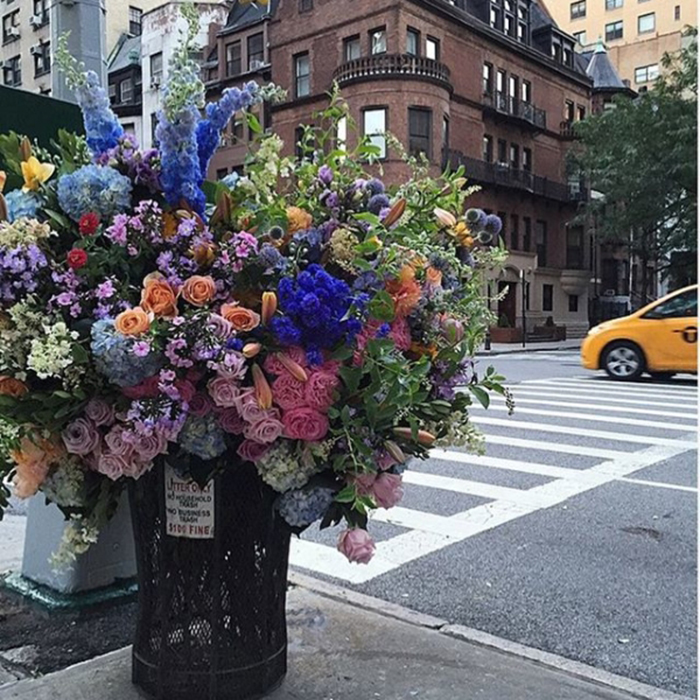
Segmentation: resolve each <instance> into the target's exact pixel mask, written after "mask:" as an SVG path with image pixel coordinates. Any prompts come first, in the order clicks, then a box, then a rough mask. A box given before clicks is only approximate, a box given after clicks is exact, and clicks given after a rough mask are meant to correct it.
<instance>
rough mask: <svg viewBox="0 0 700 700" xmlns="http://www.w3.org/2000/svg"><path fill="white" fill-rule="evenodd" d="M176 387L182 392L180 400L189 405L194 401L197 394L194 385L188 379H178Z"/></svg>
mask: <svg viewBox="0 0 700 700" xmlns="http://www.w3.org/2000/svg"><path fill="white" fill-rule="evenodd" d="M175 387H176V388H177V390H178V391H179V392H180V398H181V399H182V400H183V401H186V402H187V403H189V402H190V401H192V398H193V397H194V395H195V394H196V393H197V389H195V386H194V384H192V382H190V381H188V380H187V379H176V380H175Z"/></svg>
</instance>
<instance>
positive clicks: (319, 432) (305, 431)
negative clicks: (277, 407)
mask: <svg viewBox="0 0 700 700" xmlns="http://www.w3.org/2000/svg"><path fill="white" fill-rule="evenodd" d="M282 422H283V423H284V434H285V436H286V437H288V438H292V439H293V440H306V441H307V442H314V441H315V440H321V439H323V438H324V437H325V436H326V433H327V432H328V418H327V417H326V416H325V415H323V413H320V412H319V411H316V410H315V409H313V408H306V407H301V408H293V409H292V410H291V411H287V412H286V413H285V414H284V415H283V416H282Z"/></svg>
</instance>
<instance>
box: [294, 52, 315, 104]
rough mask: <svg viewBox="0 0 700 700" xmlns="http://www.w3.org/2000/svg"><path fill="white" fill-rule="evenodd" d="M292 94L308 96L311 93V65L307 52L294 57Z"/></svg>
mask: <svg viewBox="0 0 700 700" xmlns="http://www.w3.org/2000/svg"><path fill="white" fill-rule="evenodd" d="M294 94H295V96H296V97H308V96H309V95H310V94H311V65H310V63H309V54H308V53H301V54H299V55H298V56H295V57H294Z"/></svg>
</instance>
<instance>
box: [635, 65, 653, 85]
mask: <svg viewBox="0 0 700 700" xmlns="http://www.w3.org/2000/svg"><path fill="white" fill-rule="evenodd" d="M658 77H659V64H658V63H652V64H651V65H648V66H640V67H639V68H635V69H634V82H635V83H637V85H643V84H644V83H651V82H652V81H654V80H656V79H657V78H658Z"/></svg>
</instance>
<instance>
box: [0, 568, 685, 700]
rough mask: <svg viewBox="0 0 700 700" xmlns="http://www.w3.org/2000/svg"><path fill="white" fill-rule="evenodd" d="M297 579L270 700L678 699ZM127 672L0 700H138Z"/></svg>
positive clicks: (92, 674) (16, 685)
mask: <svg viewBox="0 0 700 700" xmlns="http://www.w3.org/2000/svg"><path fill="white" fill-rule="evenodd" d="M292 578H293V579H294V580H295V581H296V584H297V585H296V587H294V588H293V589H292V590H291V591H290V593H289V601H288V621H289V673H288V675H287V679H286V681H285V683H284V684H283V686H282V687H281V688H280V689H278V690H277V691H275V692H274V693H272V694H271V695H269V696H268V699H267V700H374V699H375V698H377V699H379V700H411V699H412V698H417V699H418V700H476V699H478V700H633V698H636V699H639V698H644V699H645V700H681V698H680V696H677V695H673V694H670V693H666V692H664V691H661V690H657V689H654V688H651V687H649V686H645V685H642V684H640V683H636V682H634V681H629V680H627V679H623V678H620V677H618V676H612V675H611V674H607V673H605V672H600V671H597V670H596V669H592V668H590V667H587V666H584V665H583V664H578V663H575V662H568V661H566V660H564V659H560V658H559V657H554V656H551V655H548V654H543V653H542V652H538V651H536V650H529V651H527V650H526V648H525V647H521V646H520V645H518V644H513V643H510V642H505V647H504V648H495V647H498V646H499V645H502V643H503V642H504V640H497V638H495V637H491V636H490V635H484V634H482V633H480V632H475V631H473V630H468V629H467V628H461V627H459V626H450V625H448V624H447V623H446V622H445V621H442V620H439V619H436V618H431V617H428V616H424V615H420V614H418V613H414V612H411V611H409V610H406V609H404V608H400V607H399V606H394V605H391V604H387V603H384V602H383V601H378V600H376V599H373V598H368V597H367V596H363V595H360V594H357V593H354V592H351V591H347V590H346V589H340V588H337V587H335V586H332V585H330V584H325V583H322V582H319V581H316V580H315V579H310V578H308V577H304V576H300V575H298V574H296V575H295V574H292ZM494 640H495V641H494ZM509 645H510V646H509ZM523 650H526V651H525V652H524V653H525V655H523ZM527 654H531V656H530V657H529V658H528V657H527ZM549 657H551V658H549ZM550 661H551V662H552V663H549V662H550ZM130 666H131V658H130V649H128V648H127V649H122V650H119V651H115V652H112V653H110V654H107V655H105V656H101V657H98V658H95V659H92V660H91V661H87V662H85V663H82V664H78V665H76V666H73V667H70V668H67V669H64V670H62V671H60V672H58V673H54V674H50V675H48V676H44V677H43V678H37V679H26V680H21V681H16V682H13V683H8V684H5V685H3V686H0V700H138V699H139V698H140V697H141V696H140V695H139V693H138V692H137V690H136V689H135V688H134V686H133V685H132V684H131V676H130ZM193 700H204V699H203V698H196V699H194V698H193Z"/></svg>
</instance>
